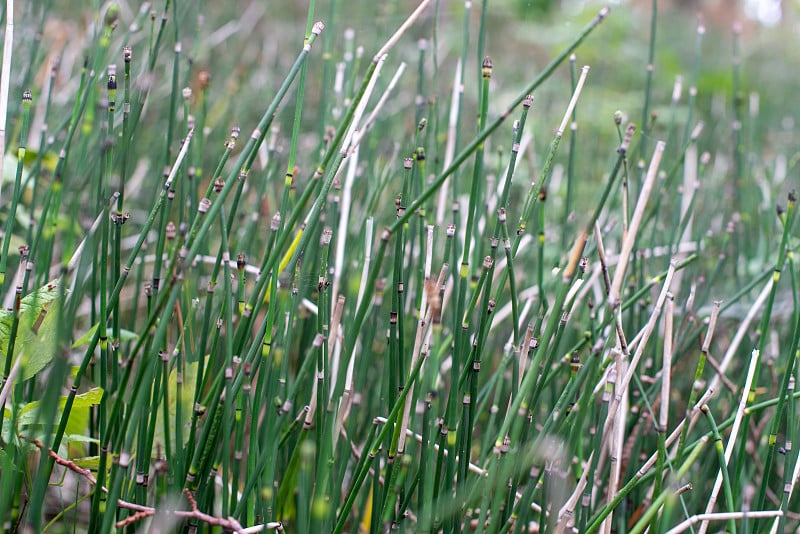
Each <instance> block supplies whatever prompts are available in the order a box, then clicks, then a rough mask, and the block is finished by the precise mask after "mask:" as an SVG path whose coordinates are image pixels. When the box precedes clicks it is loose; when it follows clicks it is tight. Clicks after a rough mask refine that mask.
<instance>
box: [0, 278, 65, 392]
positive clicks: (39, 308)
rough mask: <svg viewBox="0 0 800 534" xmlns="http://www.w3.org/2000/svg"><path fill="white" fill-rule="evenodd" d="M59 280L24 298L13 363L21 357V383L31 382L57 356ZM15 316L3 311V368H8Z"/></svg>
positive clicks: (0, 353) (0, 346)
mask: <svg viewBox="0 0 800 534" xmlns="http://www.w3.org/2000/svg"><path fill="white" fill-rule="evenodd" d="M58 284H59V281H58V280H54V281H53V282H50V283H49V284H47V285H45V286H42V287H40V288H39V289H37V290H35V291H32V292H31V293H29V294H27V295H25V296H24V297H23V298H22V300H21V302H20V307H19V314H20V316H19V328H18V330H17V337H16V340H15V343H14V360H16V359H17V358H22V375H21V376H20V377H18V379H20V380H28V379H30V378H32V377H33V376H34V375H36V373H38V372H39V371H41V370H42V369H44V368H45V367H46V366H47V364H48V363H50V361H51V360H52V359H53V354H54V353H55V343H56V337H57V336H56V330H57V326H58V317H56V315H57V313H56V309H57V308H58V306H54V303H55V301H56V300H57V299H58V294H59V288H58ZM13 322H14V314H13V313H12V312H9V311H8V310H0V362H1V363H0V365H5V360H6V355H7V354H8V342H9V339H10V337H11V326H12V324H13Z"/></svg>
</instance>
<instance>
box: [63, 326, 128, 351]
mask: <svg viewBox="0 0 800 534" xmlns="http://www.w3.org/2000/svg"><path fill="white" fill-rule="evenodd" d="M97 327H98V325H97V324H95V325H94V326H92V327H91V328H90V329H89V331H88V332H86V333H85V334H83V335H82V336H81V337H80V338H78V340H77V341H75V343H73V344H72V348H73V349H74V348H77V347H80V346H81V345H88V344H89V342H90V341H91V340H92V336H94V333H95V332H96V331H97ZM109 337H110V331H109ZM136 339H139V335H138V334H137V333H136V332H131V331H130V330H125V329H124V328H122V329H120V331H119V340H120V341H122V342H125V341H134V340H136Z"/></svg>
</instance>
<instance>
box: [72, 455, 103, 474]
mask: <svg viewBox="0 0 800 534" xmlns="http://www.w3.org/2000/svg"><path fill="white" fill-rule="evenodd" d="M72 462H73V463H74V464H75V465H77V466H78V467H82V468H84V469H91V470H92V471H97V468H98V467H100V457H99V456H86V457H84V458H75V459H74V460H72Z"/></svg>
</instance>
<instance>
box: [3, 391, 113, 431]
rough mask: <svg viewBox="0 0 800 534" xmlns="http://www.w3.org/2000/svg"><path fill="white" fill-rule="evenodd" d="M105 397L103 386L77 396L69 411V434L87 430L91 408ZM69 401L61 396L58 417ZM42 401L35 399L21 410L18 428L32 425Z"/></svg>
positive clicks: (67, 428) (57, 417) (58, 417)
mask: <svg viewBox="0 0 800 534" xmlns="http://www.w3.org/2000/svg"><path fill="white" fill-rule="evenodd" d="M102 398H103V389H102V388H92V389H90V390H89V391H87V392H86V393H81V394H80V395H76V396H75V400H74V402H73V404H72V410H71V411H70V412H69V420H68V421H67V427H66V430H65V432H66V433H67V434H74V435H80V434H82V433H84V432H85V431H86V427H87V426H88V424H89V408H90V407H92V406H96V405H98V404H100V401H101V400H102ZM66 402H67V397H61V398H60V399H59V401H58V411H57V412H56V419H60V418H61V414H62V413H63V411H64V405H65V404H66ZM39 405H40V401H33V402H30V403H28V404H26V405H25V406H23V407H22V409H21V410H20V411H19V418H18V420H17V426H18V428H22V427H24V426H27V425H32V424H34V423H35V422H36V418H37V413H38V411H39Z"/></svg>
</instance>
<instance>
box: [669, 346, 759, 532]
mask: <svg viewBox="0 0 800 534" xmlns="http://www.w3.org/2000/svg"><path fill="white" fill-rule="evenodd" d="M758 358H759V351H758V349H754V350H753V352H752V354H751V355H750V366H749V367H748V369H747V378H746V379H745V383H744V387H743V388H742V396H741V399H740V400H739V406H738V407H737V408H736V417H735V418H734V420H733V427H732V428H731V434H730V436H729V437H728V445H727V446H726V447H725V464H727V463H728V462H730V461H731V455H733V448H734V446H735V445H736V438H737V437H738V435H739V428H740V426H741V424H742V419H743V418H744V410H745V408H746V407H747V397H748V395H749V394H750V386H751V385H752V383H753V376H754V375H755V372H756V365H757V363H758ZM722 482H723V480H722V468H720V470H719V472H718V473H717V478H716V480H715V481H714V488H713V489H712V490H711V496H710V497H709V499H708V505H706V513H705V514H704V515H708V516H710V515H713V514H712V513H711V512H713V511H714V505H715V504H716V502H717V496H718V495H719V490H720V488H721V487H722ZM709 521H710V519H704V520H703V522H702V523H701V524H700V528H699V529H698V531H697V532H698V534H705V532H706V530H708V523H709ZM673 530H674V529H673Z"/></svg>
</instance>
